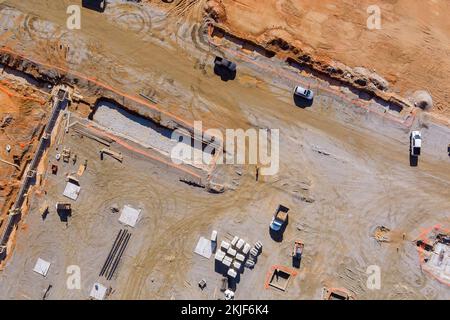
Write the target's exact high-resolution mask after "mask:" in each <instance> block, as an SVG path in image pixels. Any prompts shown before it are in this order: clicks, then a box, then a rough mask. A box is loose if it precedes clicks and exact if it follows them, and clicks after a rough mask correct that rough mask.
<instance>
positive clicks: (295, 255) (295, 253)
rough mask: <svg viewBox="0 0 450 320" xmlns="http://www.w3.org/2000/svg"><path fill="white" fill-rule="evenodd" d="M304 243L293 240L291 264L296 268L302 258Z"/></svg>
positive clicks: (298, 266)
mask: <svg viewBox="0 0 450 320" xmlns="http://www.w3.org/2000/svg"><path fill="white" fill-rule="evenodd" d="M304 246H305V245H304V244H303V242H301V241H298V240H297V241H295V242H294V248H293V250H292V265H293V266H294V267H296V268H300V261H301V260H302V254H303V247H304Z"/></svg>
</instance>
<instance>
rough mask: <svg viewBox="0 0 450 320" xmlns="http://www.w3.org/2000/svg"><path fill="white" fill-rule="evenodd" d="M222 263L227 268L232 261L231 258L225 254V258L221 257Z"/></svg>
mask: <svg viewBox="0 0 450 320" xmlns="http://www.w3.org/2000/svg"><path fill="white" fill-rule="evenodd" d="M222 263H223V264H224V265H225V266H227V267H228V268H229V267H231V264H232V263H233V258H231V257H228V256H225V258H223V260H222Z"/></svg>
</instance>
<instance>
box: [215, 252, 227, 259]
mask: <svg viewBox="0 0 450 320" xmlns="http://www.w3.org/2000/svg"><path fill="white" fill-rule="evenodd" d="M223 258H225V252H223V251H222V250H219V251H217V252H216V255H215V259H216V260H218V261H222V260H223Z"/></svg>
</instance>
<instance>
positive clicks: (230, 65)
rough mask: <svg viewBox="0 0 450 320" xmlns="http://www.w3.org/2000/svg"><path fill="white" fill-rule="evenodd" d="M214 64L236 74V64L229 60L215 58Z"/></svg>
mask: <svg viewBox="0 0 450 320" xmlns="http://www.w3.org/2000/svg"><path fill="white" fill-rule="evenodd" d="M214 64H215V65H216V66H218V67H222V68H226V69H228V71H230V72H236V68H237V66H236V63H234V62H231V61H230V60H227V59H225V58H222V57H216V58H215V59H214Z"/></svg>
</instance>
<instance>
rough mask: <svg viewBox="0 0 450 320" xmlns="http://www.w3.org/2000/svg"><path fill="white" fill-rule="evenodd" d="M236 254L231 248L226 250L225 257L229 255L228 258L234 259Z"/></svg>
mask: <svg viewBox="0 0 450 320" xmlns="http://www.w3.org/2000/svg"><path fill="white" fill-rule="evenodd" d="M236 254H237V251H236V250H235V249H233V248H229V249H228V250H227V255H229V256H230V257H233V258H234V257H235V256H236Z"/></svg>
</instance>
